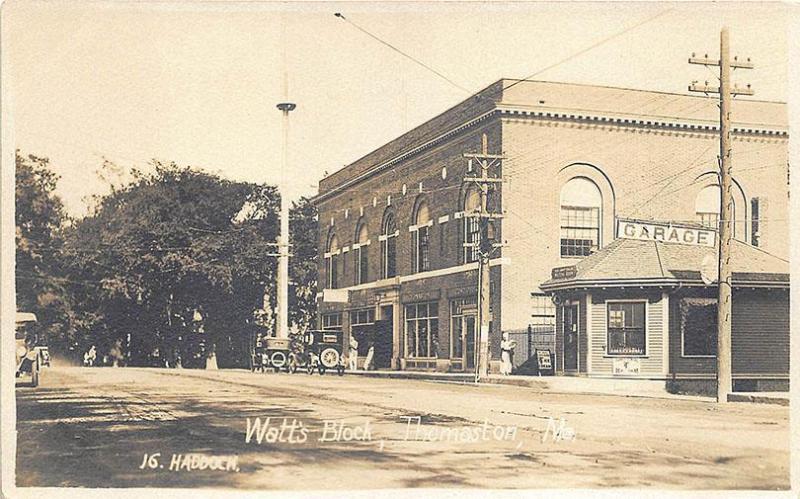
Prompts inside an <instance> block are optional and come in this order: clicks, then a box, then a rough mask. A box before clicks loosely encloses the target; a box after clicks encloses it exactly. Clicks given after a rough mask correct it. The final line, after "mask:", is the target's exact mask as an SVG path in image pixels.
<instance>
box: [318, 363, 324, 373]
mask: <svg viewBox="0 0 800 499" xmlns="http://www.w3.org/2000/svg"><path fill="white" fill-rule="evenodd" d="M317 372H319V375H320V376H322V375H323V374H325V366H323V365H322V364H320V365H319V366H318V367H317Z"/></svg>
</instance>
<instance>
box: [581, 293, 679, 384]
mask: <svg viewBox="0 0 800 499" xmlns="http://www.w3.org/2000/svg"><path fill="white" fill-rule="evenodd" d="M615 300H642V301H645V300H646V301H647V306H646V308H645V310H646V312H645V314H646V329H645V335H646V345H647V349H646V352H645V355H644V356H641V357H638V358H639V359H640V361H641V371H640V374H639V375H638V377H642V378H653V377H659V378H660V377H663V376H664V341H665V339H666V338H665V336H664V306H663V303H662V296H661V294H627V293H626V294H624V295H621V294H614V295H611V294H608V293H606V294H600V293H598V294H597V295H593V296H592V308H591V315H592V321H591V322H592V330H591V331H590V338H589V343H590V344H591V352H590V353H589V355H591V356H592V360H591V364H592V371H591V373H590V374H591V375H593V376H611V375H612V374H613V365H614V359H615V358H627V357H624V356H619V357H617V356H609V355H606V351H607V350H606V346H607V341H608V335H607V326H608V320H607V312H606V301H615ZM632 358H637V357H635V356H633V357H632ZM620 377H622V376H620ZM625 377H636V376H632V375H630V376H625Z"/></svg>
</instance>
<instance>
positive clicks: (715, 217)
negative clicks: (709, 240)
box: [694, 184, 736, 237]
mask: <svg viewBox="0 0 800 499" xmlns="http://www.w3.org/2000/svg"><path fill="white" fill-rule="evenodd" d="M732 208H733V209H732V210H731V219H732V220H736V203H735V202H734V203H733V206H732ZM694 211H695V213H696V214H697V220H698V221H699V222H700V224H701V225H702V226H704V227H708V228H709V229H714V230H718V229H719V211H720V188H719V184H713V185H709V186H706V187H704V188H703V189H702V190H701V191H700V192H699V193H698V194H697V198H695V202H694ZM731 225H732V227H733V233H732V236H733V237H736V224H735V223H734V224H731Z"/></svg>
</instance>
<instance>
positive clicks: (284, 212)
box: [275, 102, 297, 338]
mask: <svg viewBox="0 0 800 499" xmlns="http://www.w3.org/2000/svg"><path fill="white" fill-rule="evenodd" d="M296 107H297V105H296V104H294V103H292V102H281V103H280V104H278V109H279V110H280V111H281V112H282V113H283V145H282V147H281V182H280V195H281V227H280V233H279V235H278V255H279V256H278V328H277V331H276V335H275V336H277V337H278V338H288V337H289V206H290V205H289V193H288V192H287V188H286V184H287V182H286V177H287V174H286V173H287V171H288V168H289V166H288V149H289V112H290V111H292V110H294V109H295V108H296Z"/></svg>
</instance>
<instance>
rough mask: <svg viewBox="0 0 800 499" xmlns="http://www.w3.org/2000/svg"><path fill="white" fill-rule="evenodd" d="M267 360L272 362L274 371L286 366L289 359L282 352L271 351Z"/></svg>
mask: <svg viewBox="0 0 800 499" xmlns="http://www.w3.org/2000/svg"><path fill="white" fill-rule="evenodd" d="M269 360H270V362H271V363H272V367H273V368H275V372H278V371H280V370H281V369H282V368H283V367H285V366H286V363H287V361H288V360H289V359H287V358H286V354H285V353H283V352H272V355H270V357H269Z"/></svg>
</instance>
